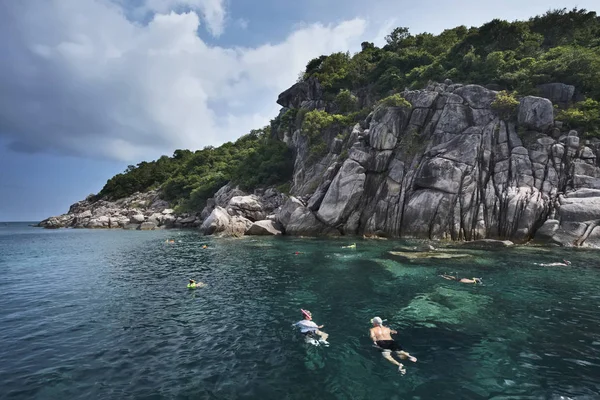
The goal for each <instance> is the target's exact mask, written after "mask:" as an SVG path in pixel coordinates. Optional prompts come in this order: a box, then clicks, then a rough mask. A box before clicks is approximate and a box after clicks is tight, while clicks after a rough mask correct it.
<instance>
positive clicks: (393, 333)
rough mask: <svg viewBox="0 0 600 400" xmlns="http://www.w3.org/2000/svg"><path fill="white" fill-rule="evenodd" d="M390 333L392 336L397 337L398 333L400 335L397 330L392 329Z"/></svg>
mask: <svg viewBox="0 0 600 400" xmlns="http://www.w3.org/2000/svg"><path fill="white" fill-rule="evenodd" d="M390 333H391V334H392V335H395V334H397V333H398V331H395V330H393V329H390Z"/></svg>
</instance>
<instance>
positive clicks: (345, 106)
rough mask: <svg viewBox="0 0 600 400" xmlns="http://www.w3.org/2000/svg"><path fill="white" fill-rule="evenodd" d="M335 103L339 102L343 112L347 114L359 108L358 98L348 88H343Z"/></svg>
mask: <svg viewBox="0 0 600 400" xmlns="http://www.w3.org/2000/svg"><path fill="white" fill-rule="evenodd" d="M335 104H337V106H338V107H339V110H340V112H341V113H342V114H346V113H350V112H353V111H356V109H357V108H358V99H357V98H356V96H355V95H353V94H352V93H351V92H350V91H349V90H348V89H342V90H340V92H339V93H338V94H337V96H335Z"/></svg>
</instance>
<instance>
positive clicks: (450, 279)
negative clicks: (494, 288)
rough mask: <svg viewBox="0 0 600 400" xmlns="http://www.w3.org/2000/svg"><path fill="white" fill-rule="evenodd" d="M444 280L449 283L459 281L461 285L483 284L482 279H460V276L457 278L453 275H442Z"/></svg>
mask: <svg viewBox="0 0 600 400" xmlns="http://www.w3.org/2000/svg"><path fill="white" fill-rule="evenodd" d="M440 276H441V277H442V278H444V279H447V280H449V281H458V282H460V283H475V284H477V283H480V284H481V283H482V282H481V278H471V279H469V278H459V277H458V275H456V276H452V275H446V274H442V275H440Z"/></svg>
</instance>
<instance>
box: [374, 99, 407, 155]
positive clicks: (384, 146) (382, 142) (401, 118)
mask: <svg viewBox="0 0 600 400" xmlns="http://www.w3.org/2000/svg"><path fill="white" fill-rule="evenodd" d="M376 114H377V115H379V114H383V115H382V116H381V118H380V119H378V120H377V121H372V122H371V126H370V128H369V144H370V145H371V147H373V148H374V149H376V150H392V149H394V147H395V146H396V143H397V142H398V135H399V133H400V131H401V129H402V128H403V126H404V125H405V123H406V120H407V118H408V110H407V109H405V108H399V107H389V108H387V109H385V110H381V111H379V112H377V113H376Z"/></svg>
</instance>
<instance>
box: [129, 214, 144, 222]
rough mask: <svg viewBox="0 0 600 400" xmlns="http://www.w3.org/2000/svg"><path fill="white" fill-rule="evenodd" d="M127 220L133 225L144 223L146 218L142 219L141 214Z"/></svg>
mask: <svg viewBox="0 0 600 400" xmlns="http://www.w3.org/2000/svg"><path fill="white" fill-rule="evenodd" d="M129 220H130V221H131V223H133V224H141V223H142V222H144V221H146V217H144V215H143V214H134V215H132V216H130V217H129Z"/></svg>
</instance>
